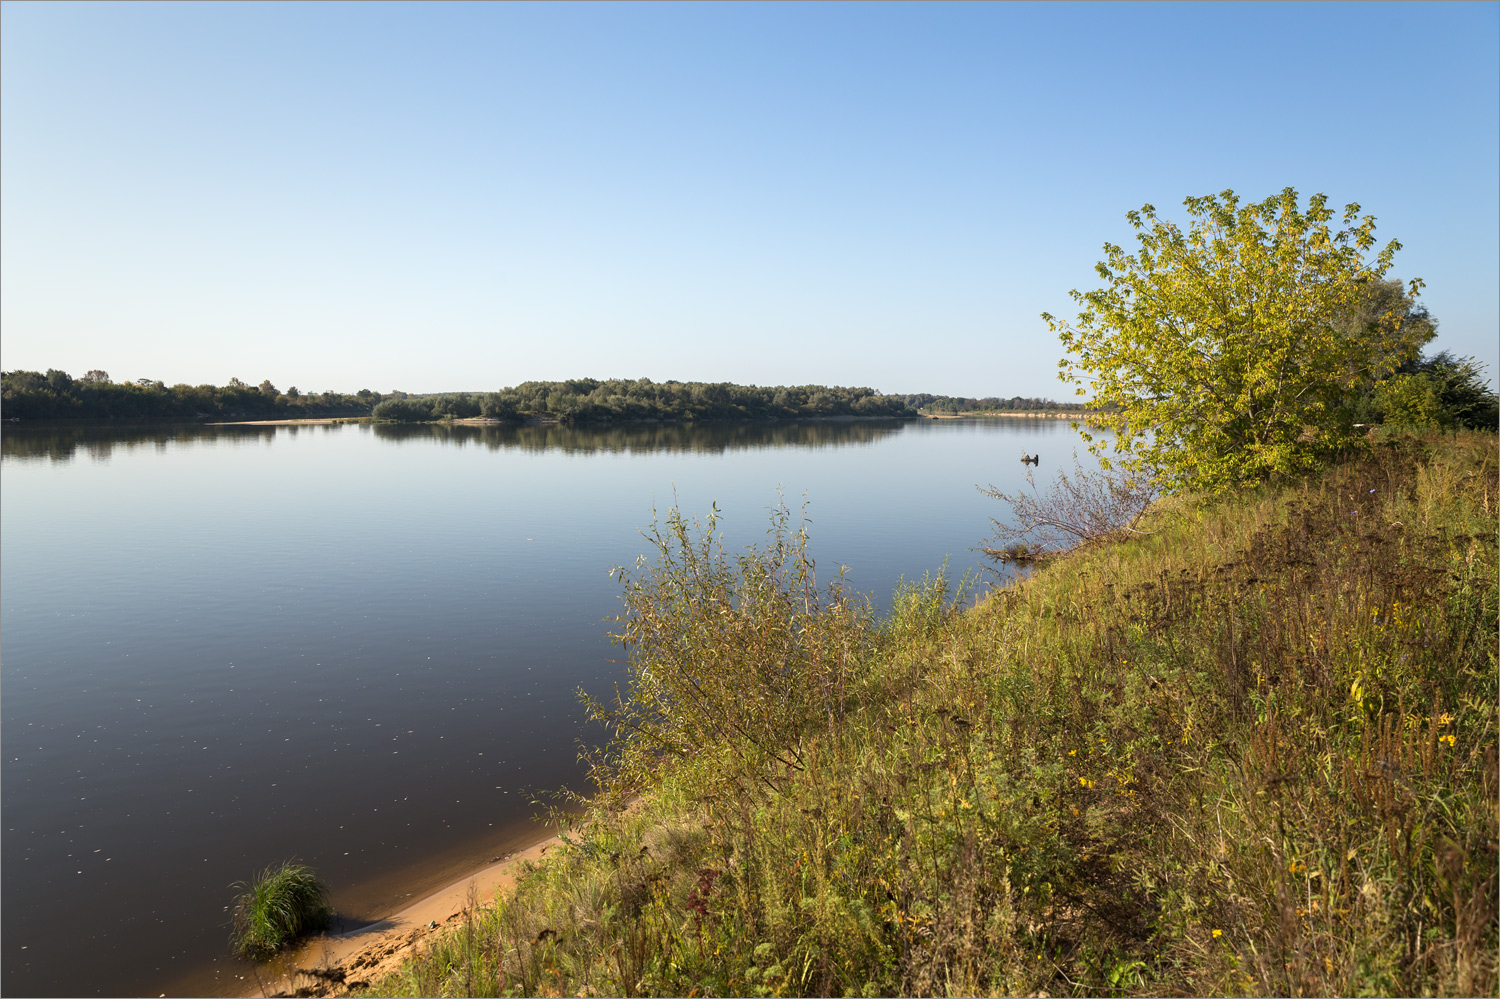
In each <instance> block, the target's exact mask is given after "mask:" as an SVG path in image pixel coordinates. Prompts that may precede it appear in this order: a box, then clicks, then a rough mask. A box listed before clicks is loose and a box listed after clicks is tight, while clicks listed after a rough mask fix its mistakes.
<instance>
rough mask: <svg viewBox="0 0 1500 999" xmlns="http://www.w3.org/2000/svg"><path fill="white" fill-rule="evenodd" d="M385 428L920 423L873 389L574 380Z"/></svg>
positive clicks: (525, 387)
mask: <svg viewBox="0 0 1500 999" xmlns="http://www.w3.org/2000/svg"><path fill="white" fill-rule="evenodd" d="M374 415H375V416H376V417H377V418H379V419H382V420H395V421H399V422H415V421H424V420H439V419H445V418H449V417H451V418H455V419H463V418H466V417H476V416H482V417H487V418H489V419H495V420H516V421H519V420H524V419H527V418H542V419H551V420H556V421H558V422H561V423H586V422H597V421H605V420H611V421H612V420H787V419H797V418H799V417H801V418H806V417H819V416H824V417H826V416H853V417H881V416H915V415H917V414H916V410H915V409H914V408H913V407H911V406H910V405H909V404H908V403H907V401H906V397H905V396H899V395H882V394H881V393H879V392H876V391H875V390H874V389H869V388H843V387H841V386H833V387H829V386H825V385H795V386H786V385H778V386H771V387H761V386H757V385H734V384H730V383H729V382H711V383H710V382H677V381H667V382H653V381H652V380H651V379H649V378H636V379H629V378H610V379H606V380H600V379H597V378H570V379H568V380H566V381H560V382H522V383H521V384H520V385H517V386H516V387H514V388H508V389H502V390H501V391H499V392H474V393H463V392H449V393H446V394H443V395H430V396H407V397H406V398H403V399H387V400H385V401H384V402H382V403H380V404H379V405H377V406H376V407H375V408H374Z"/></svg>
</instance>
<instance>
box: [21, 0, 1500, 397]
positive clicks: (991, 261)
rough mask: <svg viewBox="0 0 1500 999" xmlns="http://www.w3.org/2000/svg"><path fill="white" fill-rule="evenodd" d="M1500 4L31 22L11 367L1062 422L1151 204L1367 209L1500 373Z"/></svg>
mask: <svg viewBox="0 0 1500 999" xmlns="http://www.w3.org/2000/svg"><path fill="white" fill-rule="evenodd" d="M1497 10H1500V6H1497V4H1495V3H1462V4H1444V3H1422V4H1399V3H1395V4H1385V3H1381V4H1368V5H1367V4H1358V3H1338V4H1301V3H1289V4H1275V3H1256V4H1232V3H1225V4H1205V5H1192V4H1175V3H1174V4H1160V5H1158V4H1128V3H1122V4H1105V5H1093V4H1039V5H1031V4H994V5H979V4H962V5H939V4H921V5H903V4H879V5H861V4H837V5H818V4H806V5H804V4H767V5H744V6H742V5H733V4H716V5H703V6H691V5H679V4H673V5H655V4H645V5H629V4H606V5H593V4H544V5H526V4H496V5H489V4H455V5H440V4H419V5H418V4H413V5H406V4H372V5H361V4H351V3H340V4H329V5H323V4H295V3H286V4H265V3H252V4H231V3H222V4H202V5H195V4H185V3H172V4H76V3H75V4H59V3H44V4H34V3H6V4H4V5H3V9H0V157H3V160H0V198H3V212H0V238H3V245H0V268H3V269H0V282H3V284H0V310H3V311H0V352H3V360H0V364H3V366H4V367H5V368H6V369H14V368H35V369H43V370H44V369H46V368H48V367H58V368H62V369H64V370H67V371H70V372H72V373H73V374H75V375H78V374H82V373H83V372H84V371H86V370H88V369H90V368H103V369H105V370H107V371H109V372H110V374H111V375H113V376H114V377H115V378H116V379H117V380H124V379H127V378H140V377H150V378H159V379H162V380H163V381H166V382H168V383H175V382H179V381H186V382H192V383H200V382H213V383H215V384H223V383H224V382H226V381H228V379H229V378H230V377H231V376H235V377H239V378H242V379H244V380H246V381H249V382H259V381H260V380H261V379H263V378H270V379H271V380H272V381H273V382H275V383H276V384H277V385H278V386H279V387H281V388H286V387H288V386H289V385H293V384H295V385H297V386H298V387H299V388H301V389H303V390H304V391H306V390H313V391H321V390H323V389H326V388H336V389H339V390H344V391H352V390H354V389H357V388H361V387H368V388H372V389H375V390H378V391H388V390H390V389H392V388H401V389H404V390H406V391H409V392H425V391H437V390H445V389H468V390H478V389H492V388H498V387H501V386H503V385H511V384H515V383H517V382H520V381H523V380H526V379H531V378H564V377H577V376H585V375H588V376H594V377H613V376H620V377H641V376H646V377H650V378H653V379H657V380H664V379H668V378H677V379H682V380H711V381H736V382H742V383H757V384H777V383H806V382H820V383H828V384H844V385H869V386H871V387H874V388H877V389H880V390H882V391H886V392H914V391H931V392H940V393H947V394H953V395H990V394H996V395H1011V394H1017V393H1019V394H1027V395H1030V394H1041V395H1051V396H1054V397H1057V398H1063V397H1065V396H1066V392H1067V389H1066V388H1065V387H1064V386H1063V385H1062V384H1061V383H1059V382H1058V381H1056V378H1055V373H1056V362H1057V360H1058V357H1059V356H1060V350H1059V347H1058V345H1057V343H1056V341H1055V340H1054V339H1053V338H1052V337H1051V335H1050V334H1049V333H1048V332H1047V330H1046V327H1045V325H1044V324H1043V323H1042V322H1041V320H1040V319H1039V318H1038V313H1040V312H1043V311H1051V312H1055V313H1059V314H1069V315H1071V314H1072V309H1071V302H1070V301H1069V299H1068V290H1069V289H1071V288H1074V287H1092V286H1094V284H1096V283H1097V278H1096V276H1095V274H1094V272H1093V264H1094V262H1095V261H1096V260H1098V259H1099V258H1100V256H1101V253H1100V246H1101V244H1102V243H1104V242H1105V241H1106V240H1109V241H1114V242H1120V243H1126V242H1128V241H1129V234H1130V231H1129V228H1128V225H1127V223H1126V222H1125V219H1124V214H1125V212H1126V211H1128V210H1130V209H1133V208H1138V207H1139V206H1140V205H1142V204H1143V203H1146V202H1150V203H1153V204H1155V205H1156V206H1157V207H1158V209H1160V210H1162V212H1163V213H1164V214H1169V215H1173V216H1175V217H1177V218H1181V217H1182V213H1181V208H1180V206H1181V203H1182V199H1183V198H1184V197H1186V196H1187V195H1190V194H1207V193H1211V192H1217V191H1220V190H1223V189H1224V188H1234V189H1235V190H1236V191H1238V192H1240V193H1241V194H1242V195H1243V196H1245V197H1247V198H1250V199H1255V200H1258V199H1260V198H1263V197H1266V196H1269V195H1271V194H1273V193H1275V192H1277V191H1279V190H1280V189H1281V188H1283V187H1286V186H1288V185H1290V186H1293V187H1296V188H1297V189H1298V190H1299V191H1301V192H1302V193H1303V194H1304V195H1307V194H1311V193H1314V192H1325V193H1326V194H1327V195H1328V196H1329V198H1330V199H1331V200H1332V201H1333V202H1334V203H1336V204H1337V205H1343V204H1344V203H1345V202H1347V201H1351V200H1354V201H1359V202H1360V203H1361V204H1362V205H1363V206H1364V208H1365V209H1366V210H1367V211H1369V212H1371V213H1373V214H1375V215H1376V216H1378V218H1379V220H1380V222H1379V236H1380V238H1381V240H1382V242H1383V241H1384V240H1385V239H1387V238H1390V237H1396V238H1399V239H1400V240H1401V242H1402V243H1403V244H1404V246H1405V249H1404V250H1403V251H1402V252H1401V253H1400V254H1398V255H1397V258H1396V268H1395V271H1394V272H1393V273H1394V274H1395V275H1396V276H1399V277H1403V278H1407V277H1413V276H1420V277H1422V278H1424V279H1425V280H1426V282H1427V289H1426V292H1425V293H1424V301H1425V302H1426V304H1427V305H1428V307H1429V308H1430V309H1431V310H1432V312H1433V314H1434V315H1436V316H1437V318H1438V320H1439V322H1440V328H1441V335H1440V338H1439V340H1438V342H1437V344H1436V345H1435V346H1436V347H1437V348H1438V349H1442V348H1446V349H1450V350H1453V351H1455V352H1457V353H1460V354H1466V355H1475V356H1477V357H1478V358H1479V359H1480V360H1482V361H1484V362H1485V363H1486V364H1488V365H1489V375H1490V377H1491V378H1492V379H1493V376H1494V374H1495V369H1496V366H1497V333H1500V293H1497V275H1500V260H1497V248H1500V205H1497V189H1500V165H1497V151H1500V108H1497V94H1500V70H1497V49H1500V43H1497V38H1500V19H1497Z"/></svg>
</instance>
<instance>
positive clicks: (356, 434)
mask: <svg viewBox="0 0 1500 999" xmlns="http://www.w3.org/2000/svg"><path fill="white" fill-rule="evenodd" d="M1076 440H1077V438H1076V435H1075V434H1074V433H1073V432H1072V431H1071V430H1070V429H1069V428H1068V425H1067V424H1066V423H1061V422H1053V421H1042V420H993V421H941V422H936V421H921V422H877V423H812V424H778V425H774V426H765V425H749V426H747V425H730V426H707V427H697V428H691V427H635V428H629V429H619V428H616V429H604V430H594V429H571V428H538V427H528V428H493V427H453V428H431V427H415V428H386V427H371V426H316V427H300V428H292V427H276V428H273V427H248V426H233V427H190V428H182V427H173V428H166V429H156V430H136V431H134V432H132V431H127V430H122V429H120V428H107V429H106V428H98V427H91V428H79V427H72V428H66V429H57V428H52V429H48V428H41V427H39V428H23V429H19V430H8V431H6V432H5V434H4V437H3V440H0V445H3V451H0V453H3V461H0V542H3V558H0V621H3V623H0V631H3V657H0V692H3V696H0V713H3V718H0V749H3V757H4V769H3V781H0V794H3V823H4V827H3V867H0V874H3V907H0V912H3V933H0V947H3V991H4V993H5V994H7V995H92V994H104V995H128V994H149V995H157V994H159V993H162V992H167V993H169V994H194V993H214V992H217V993H227V992H233V991H235V990H237V989H239V988H240V987H241V985H242V981H241V979H239V977H238V976H239V975H242V974H244V973H245V969H244V968H243V967H242V966H240V965H238V964H237V963H236V962H234V961H233V960H230V959H229V958H228V957H227V956H226V953H227V945H226V941H227V936H228V925H229V913H228V908H227V906H228V904H229V902H230V900H231V899H232V897H233V894H234V893H233V891H232V889H231V888H230V887H229V886H230V885H231V883H232V882H235V881H237V880H240V879H244V878H248V877H250V876H252V875H253V874H254V872H255V871H257V870H258V869H260V868H262V867H264V866H266V865H268V864H271V863H274V862H277V861H280V860H282V859H284V858H287V857H299V858H301V859H302V860H303V861H305V862H307V863H309V864H312V865H313V866H315V867H316V868H317V869H318V871H319V873H320V874H322V875H323V876H324V877H325V878H326V880H327V881H328V882H329V883H330V884H331V885H332V886H333V895H334V903H335V905H336V906H337V907H338V909H339V910H340V912H341V913H343V914H346V915H347V916H349V917H351V918H364V917H369V916H374V915H378V914H381V913H383V912H388V911H390V910H391V909H392V908H394V907H395V906H396V904H397V903H399V902H400V901H401V900H402V899H404V898H405V897H406V895H407V894H408V893H412V894H415V893H420V892H422V891H424V890H427V889H430V888H434V887H437V886H439V885H440V884H442V883H445V882H446V881H448V880H450V879H451V878H452V877H454V876H457V875H458V874H459V873H461V872H462V871H463V870H464V869H465V868H467V867H468V866H470V865H472V864H473V863H474V862H475V861H476V860H484V859H488V858H489V857H491V856H493V855H496V854H499V853H503V852H505V851H507V850H508V849H509V848H511V847H512V846H514V845H515V844H516V843H517V842H518V841H519V840H521V839H524V838H528V837H529V836H531V835H534V834H533V833H532V831H531V830H532V829H533V828H534V827H533V826H532V824H531V821H530V816H532V815H533V814H535V813H536V812H537V811H538V807H537V805H536V804H534V801H535V799H536V797H537V793H538V792H543V791H548V790H553V789H556V788H559V787H561V786H564V785H567V786H574V787H580V788H581V785H582V782H581V773H580V769H579V766H578V764H577V762H576V742H577V740H578V739H580V738H584V739H589V740H595V739H597V738H598V737H599V736H600V735H601V734H602V733H601V732H600V731H599V730H597V729H593V728H591V727H590V726H588V725H587V724H586V723H585V722H584V721H583V720H582V717H581V712H580V711H579V708H578V705H577V700H576V695H575V691H576V690H577V689H578V688H579V687H584V688H587V689H590V690H592V691H595V692H603V691H605V690H608V689H609V688H610V686H611V685H612V684H613V683H614V682H616V681H617V680H619V679H621V678H622V673H621V671H622V669H623V665H622V664H621V663H619V662H616V661H615V660H616V659H617V658H618V650H617V649H615V648H614V647H612V646H611V645H610V643H609V640H608V637H607V630H608V625H607V624H606V622H605V619H606V618H608V617H610V616H611V615H613V614H614V613H615V612H616V610H617V609H618V607H619V593H620V590H619V586H618V584H617V583H616V582H614V581H612V580H611V579H610V576H609V570H610V568H611V567H612V566H616V565H622V564H623V565H629V564H631V563H632V562H633V561H634V559H635V558H636V556H637V555H640V554H642V553H644V552H645V551H646V548H647V546H646V545H645V543H644V540H643V539H642V537H641V535H640V533H639V532H640V528H642V527H645V526H647V525H648V524H649V523H650V521H651V517H652V510H653V507H654V508H655V509H657V510H659V511H662V512H665V510H666V509H667V508H668V507H670V506H671V505H672V504H673V503H674V502H675V503H677V504H678V505H680V506H681V508H682V509H683V510H684V512H687V513H690V514H691V513H704V512H706V511H707V510H708V509H709V507H710V504H711V503H714V502H717V504H718V506H719V508H720V510H721V511H722V512H723V515H724V516H723V522H722V527H723V529H724V533H725V540H726V543H727V544H729V545H730V546H739V545H743V544H750V543H754V542H756V541H758V540H759V539H761V538H762V537H763V536H764V534H765V530H766V526H767V514H768V510H769V508H770V507H771V505H772V504H773V503H774V502H775V501H776V497H777V491H778V489H780V490H782V491H783V492H784V494H785V495H786V497H787V499H788V502H789V503H791V504H792V505H793V507H794V508H795V507H796V506H797V505H798V504H799V503H800V502H801V499H802V497H803V496H804V495H805V496H806V498H807V500H808V502H809V506H808V513H809V516H810V517H811V521H812V526H811V531H812V539H813V542H812V545H813V552H814V554H815V556H816V557H817V559H818V565H819V568H820V571H821V572H823V573H824V574H825V575H831V574H832V573H834V572H836V571H837V567H838V566H839V565H840V564H843V565H847V566H849V567H850V573H849V578H850V580H851V582H852V583H853V584H854V585H855V586H856V587H857V588H859V589H861V590H864V591H866V592H870V593H872V594H874V596H875V599H876V602H877V604H880V603H881V602H882V601H884V600H885V599H886V598H888V597H889V595H890V593H891V590H892V589H893V587H894V586H895V584H896V582H897V580H898V579H899V578H900V577H902V576H906V577H907V578H920V577H921V576H922V574H923V573H925V572H929V571H936V570H938V569H939V568H940V566H941V565H942V563H943V561H944V559H945V558H951V564H950V567H949V572H950V574H951V575H952V576H954V577H957V576H958V575H961V574H962V573H963V572H964V571H966V570H968V569H971V568H977V567H978V565H979V560H978V558H977V556H975V554H974V553H973V552H972V551H971V550H970V549H972V547H973V546H974V545H975V544H977V543H978V542H979V541H980V540H981V539H982V538H983V537H985V536H986V535H987V534H988V533H989V519H988V518H989V517H990V516H992V515H999V514H1000V512H1001V511H1000V510H999V509H998V507H997V504H995V503H994V502H993V501H990V500H987V499H985V498H984V497H983V496H981V495H980V494H979V493H978V492H977V491H976V490H975V488H974V486H975V484H976V483H978V482H993V483H995V484H997V485H1000V486H1001V487H1002V488H1015V487H1017V486H1019V484H1020V480H1021V477H1022V474H1023V473H1022V466H1021V464H1020V462H1019V460H1018V459H1019V456H1020V453H1021V452H1022V451H1023V450H1025V451H1033V452H1040V453H1041V455H1042V460H1043V465H1042V467H1041V472H1042V474H1041V475H1039V477H1038V478H1039V481H1045V480H1046V479H1047V478H1048V477H1049V476H1050V475H1051V474H1052V473H1054V472H1055V471H1056V470H1057V469H1058V468H1059V466H1060V465H1063V464H1065V463H1069V462H1070V458H1071V452H1072V450H1073V448H1074V447H1075V444H1076Z"/></svg>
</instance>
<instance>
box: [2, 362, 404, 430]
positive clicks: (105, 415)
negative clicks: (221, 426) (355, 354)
mask: <svg viewBox="0 0 1500 999" xmlns="http://www.w3.org/2000/svg"><path fill="white" fill-rule="evenodd" d="M383 398H385V397H384V396H382V395H381V394H380V393H379V392H371V391H370V390H369V389H361V390H360V391H358V392H356V393H354V394H353V395H344V394H341V393H339V392H334V391H331V390H330V391H328V392H321V393H317V394H311V393H308V394H304V393H302V392H299V391H298V390H297V388H296V387H295V386H293V387H291V388H289V389H287V390H286V391H285V392H282V391H280V390H278V389H277V388H276V386H275V385H272V384H271V382H270V380H269V379H268V380H266V381H263V382H261V383H260V384H259V385H247V384H246V383H244V382H242V381H240V380H239V379H238V378H231V379H230V380H229V384H228V385H223V386H219V385H165V384H163V383H162V382H159V381H156V380H154V379H151V378H140V379H136V380H135V381H127V382H116V381H113V380H111V379H110V377H109V373H108V372H106V371H97V370H96V371H90V372H89V373H88V374H86V375H84V376H83V377H82V378H74V377H73V376H72V375H70V374H68V373H67V372H66V371H58V370H57V369H56V368H53V369H50V370H49V371H48V372H47V373H46V374H42V373H41V372H39V371H5V372H0V406H3V412H4V416H5V418H6V419H22V420H54V419H95V420H98V419H130V420H206V419H246V420H275V419H299V418H305V417H320V416H321V417H326V416H368V415H369V414H370V408H371V407H372V406H374V405H375V404H376V403H378V402H380V401H381V400H382V399H383Z"/></svg>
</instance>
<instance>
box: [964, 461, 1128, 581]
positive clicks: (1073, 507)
mask: <svg viewBox="0 0 1500 999" xmlns="http://www.w3.org/2000/svg"><path fill="white" fill-rule="evenodd" d="M1026 483H1027V485H1028V486H1030V487H1031V492H1030V494H1029V495H1028V494H1027V493H1025V492H1018V493H1014V494H1011V493H1003V492H1001V491H1000V490H998V489H996V488H995V487H994V486H993V485H992V486H989V487H987V488H986V487H984V486H979V487H977V488H978V489H979V491H980V492H982V493H984V494H985V495H986V496H988V497H990V498H991V499H997V500H1001V501H1003V502H1005V503H1007V504H1009V506H1010V508H1011V515H1012V516H1011V519H1010V520H1009V521H1001V520H996V519H994V518H991V519H990V523H991V524H992V525H993V526H994V528H995V533H994V534H993V535H991V536H990V537H989V539H988V540H986V541H984V542H981V544H980V547H979V550H980V551H981V552H983V553H984V554H985V555H988V556H989V557H990V558H992V559H994V560H996V561H998V562H1009V561H1015V562H1028V561H1035V560H1037V559H1043V558H1049V557H1051V556H1053V555H1060V554H1062V553H1063V552H1066V551H1070V550H1072V549H1073V548H1077V547H1079V546H1081V545H1086V544H1090V543H1092V542H1095V541H1103V540H1105V539H1108V538H1115V537H1119V536H1121V535H1125V534H1139V533H1141V532H1140V531H1137V530H1136V525H1137V524H1138V523H1139V522H1140V520H1141V518H1142V517H1143V516H1145V513H1146V511H1147V510H1148V509H1149V508H1150V506H1151V504H1152V503H1153V502H1154V501H1155V500H1156V497H1157V493H1158V490H1157V488H1156V486H1155V485H1154V484H1153V481H1152V478H1151V476H1150V473H1149V472H1144V473H1139V472H1129V471H1125V470H1121V469H1113V470H1110V471H1099V472H1087V471H1084V469H1083V467H1082V466H1081V465H1080V464H1079V463H1078V456H1077V455H1076V454H1075V455H1074V456H1073V474H1072V475H1071V476H1069V475H1068V474H1067V473H1063V474H1060V475H1058V477H1057V482H1056V483H1055V484H1054V485H1053V488H1052V491H1051V492H1050V493H1049V494H1047V495H1046V496H1043V495H1041V494H1040V493H1038V492H1037V489H1036V479H1035V478H1034V477H1033V473H1031V472H1027V473H1026Z"/></svg>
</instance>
